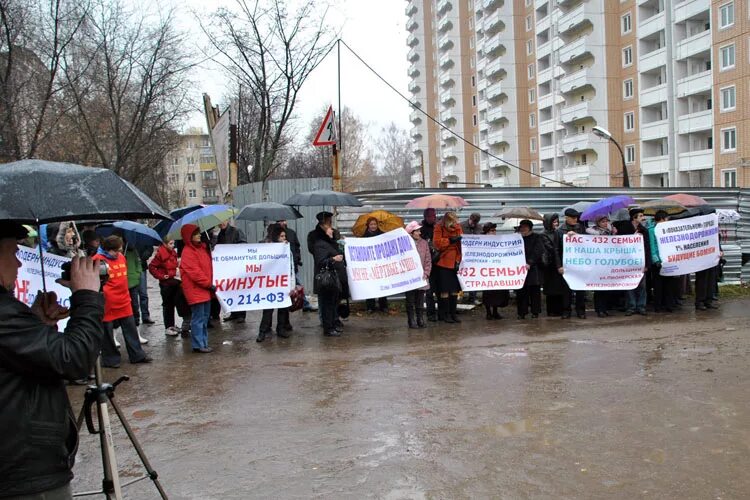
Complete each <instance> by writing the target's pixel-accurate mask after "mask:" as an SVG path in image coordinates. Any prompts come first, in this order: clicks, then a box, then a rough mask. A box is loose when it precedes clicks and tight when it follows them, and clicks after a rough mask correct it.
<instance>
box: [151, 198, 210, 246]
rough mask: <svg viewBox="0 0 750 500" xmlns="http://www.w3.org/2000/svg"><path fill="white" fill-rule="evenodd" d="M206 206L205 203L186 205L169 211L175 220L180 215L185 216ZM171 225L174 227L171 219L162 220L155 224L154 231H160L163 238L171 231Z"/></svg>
mask: <svg viewBox="0 0 750 500" xmlns="http://www.w3.org/2000/svg"><path fill="white" fill-rule="evenodd" d="M204 206H205V205H188V206H186V207H180V208H175V209H174V210H172V211H171V212H169V215H171V216H172V218H173V219H174V220H177V219H179V218H180V217H184V216H185V215H187V214H189V213H190V212H195V211H196V210H199V209H201V208H203V207H204ZM170 227H172V221H171V220H160V221H159V222H158V223H157V224H156V225H155V226H154V231H156V232H157V233H159V236H161V237H162V238H163V237H165V236H166V235H167V233H168V232H169V228H170Z"/></svg>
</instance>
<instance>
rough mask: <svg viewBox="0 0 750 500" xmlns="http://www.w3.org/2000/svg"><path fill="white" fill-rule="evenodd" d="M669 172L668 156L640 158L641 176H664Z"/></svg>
mask: <svg viewBox="0 0 750 500" xmlns="http://www.w3.org/2000/svg"><path fill="white" fill-rule="evenodd" d="M667 172H669V155H664V156H650V157H648V158H641V175H653V174H666V173H667Z"/></svg>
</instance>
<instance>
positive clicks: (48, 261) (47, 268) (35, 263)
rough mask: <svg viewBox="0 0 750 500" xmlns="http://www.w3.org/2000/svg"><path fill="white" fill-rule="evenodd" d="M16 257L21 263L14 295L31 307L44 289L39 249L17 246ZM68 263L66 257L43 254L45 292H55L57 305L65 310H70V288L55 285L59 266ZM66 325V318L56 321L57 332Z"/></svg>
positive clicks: (58, 274)
mask: <svg viewBox="0 0 750 500" xmlns="http://www.w3.org/2000/svg"><path fill="white" fill-rule="evenodd" d="M16 257H18V260H20V261H21V267H20V268H19V269H18V278H17V279H16V288H15V295H16V298H17V299H18V300H20V301H21V302H23V303H24V304H26V305H27V306H29V307H31V304H33V303H34V299H36V296H37V294H38V293H39V291H40V290H43V289H44V287H43V286H42V266H41V263H40V262H39V249H38V248H29V247H24V246H20V245H19V247H18V252H16ZM69 261H70V259H69V258H67V257H61V256H59V255H54V254H51V253H47V252H44V279H45V281H46V283H47V291H48V292H55V294H56V295H57V303H58V304H60V305H61V306H63V307H67V308H70V296H71V295H72V293H71V291H70V288H66V287H64V286H62V285H60V284H58V283H56V280H58V279H60V277H61V276H62V269H61V266H62V265H63V264H64V263H65V262H69ZM67 324H68V319H67V318H65V319H63V320H60V321H58V322H57V328H58V330H60V331H63V330H64V329H65V326H66V325H67Z"/></svg>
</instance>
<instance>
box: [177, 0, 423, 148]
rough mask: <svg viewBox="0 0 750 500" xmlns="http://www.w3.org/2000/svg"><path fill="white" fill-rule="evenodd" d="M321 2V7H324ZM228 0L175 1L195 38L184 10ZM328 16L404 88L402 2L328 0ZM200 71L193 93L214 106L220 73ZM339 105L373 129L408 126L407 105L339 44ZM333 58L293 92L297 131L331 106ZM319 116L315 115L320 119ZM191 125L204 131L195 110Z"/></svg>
mask: <svg viewBox="0 0 750 500" xmlns="http://www.w3.org/2000/svg"><path fill="white" fill-rule="evenodd" d="M324 3H325V2H321V8H325V7H324V5H323V4H324ZM232 4H233V2H232V1H231V0H209V1H206V0H188V1H187V2H186V3H182V2H180V3H179V4H178V5H181V6H183V7H180V8H181V9H182V11H183V12H182V15H183V19H185V20H187V21H185V22H186V26H187V27H188V28H189V29H192V30H195V31H196V35H198V37H197V38H196V39H199V38H200V34H199V28H198V26H197V23H196V22H195V21H193V20H192V19H193V18H192V15H191V14H190V13H189V9H191V8H192V9H194V10H196V9H197V10H198V11H199V12H203V13H206V14H208V13H209V12H211V11H213V10H215V8H216V7H217V6H220V5H225V6H231V5H232ZM328 4H330V5H331V7H330V8H329V13H328V20H329V22H330V24H331V25H332V26H333V27H334V28H338V29H340V31H341V33H342V35H341V38H342V40H344V41H345V42H346V43H347V44H348V45H349V46H350V47H351V48H352V49H353V50H354V51H356V52H357V53H358V54H359V56H360V57H361V58H362V59H364V60H365V61H366V62H367V63H368V64H369V65H370V66H372V67H373V68H374V69H375V70H376V71H377V72H378V73H380V74H381V75H382V76H383V77H384V78H385V79H386V80H388V81H389V82H390V83H391V84H392V85H393V86H394V87H396V88H397V89H398V90H399V91H400V92H401V93H402V94H404V95H406V96H407V97H408V96H409V94H408V92H407V86H408V82H409V80H408V76H407V74H406V71H407V69H408V62H407V61H406V54H407V47H406V36H407V32H406V29H405V27H404V26H405V24H406V15H405V14H404V10H405V8H406V2H405V1H404V0H378V1H372V0H330V1H329V2H328ZM209 68H210V66H209V65H206V68H205V69H202V70H201V71H198V72H196V74H195V80H196V81H197V83H198V85H197V88H196V92H197V93H198V94H199V95H198V96H197V98H198V99H200V94H202V93H203V92H207V93H208V94H209V95H210V96H211V99H212V100H213V102H214V104H217V103H218V102H219V101H221V99H222V97H223V96H224V95H225V90H224V88H223V84H222V82H221V74H220V73H219V72H218V71H216V70H213V71H212V70H210V69H209ZM341 73H342V75H341V104H342V106H348V107H349V108H351V109H352V110H353V111H354V113H355V114H356V115H358V116H359V117H360V118H361V119H362V120H363V121H365V122H367V123H369V124H370V126H371V130H372V132H374V133H376V132H377V131H378V130H379V129H380V128H381V127H384V126H386V125H387V124H388V123H390V122H395V123H396V124H397V125H398V126H399V127H401V128H404V129H409V128H410V126H411V125H410V123H409V112H410V110H409V106H408V104H407V103H406V101H404V100H403V99H402V98H401V97H399V96H398V95H397V94H396V93H395V92H393V91H392V90H391V89H390V88H388V87H387V86H386V85H385V84H384V83H383V82H382V81H380V80H379V79H378V78H377V76H375V75H374V74H373V73H371V72H370V70H368V69H367V68H366V67H364V66H363V65H362V64H361V63H360V62H359V61H358V60H357V59H356V58H355V57H354V56H353V55H352V54H351V53H349V51H348V50H347V49H346V47H344V46H343V45H342V48H341ZM337 102H338V94H337V58H336V50H335V49H334V51H332V52H331V53H330V54H329V55H328V57H327V59H326V60H325V61H323V63H322V64H321V65H320V66H319V67H318V68H316V69H315V71H314V72H313V73H312V74H311V75H310V78H309V79H308V80H307V81H306V82H305V84H304V85H303V87H302V90H301V92H300V94H299V98H298V101H297V106H296V111H297V114H298V116H299V118H300V120H299V121H300V123H299V126H300V127H301V128H303V129H305V128H306V126H307V124H308V123H309V121H310V120H311V119H313V118H314V117H316V116H317V115H318V114H319V113H318V111H319V110H320V109H321V108H322V107H323V106H327V105H328V104H332V105H333V106H334V110H336V107H337ZM322 119H323V116H320V120H321V121H322ZM191 125H193V126H201V127H203V128H204V129H205V119H204V117H203V116H201V115H199V114H197V113H196V115H195V117H194V118H193V119H192V120H191Z"/></svg>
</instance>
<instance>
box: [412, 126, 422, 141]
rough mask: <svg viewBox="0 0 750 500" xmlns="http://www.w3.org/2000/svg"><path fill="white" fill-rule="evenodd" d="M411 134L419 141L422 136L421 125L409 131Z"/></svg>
mask: <svg viewBox="0 0 750 500" xmlns="http://www.w3.org/2000/svg"><path fill="white" fill-rule="evenodd" d="M409 136H411V138H412V139H414V140H415V141H418V140H420V139H421V138H422V131H421V130H420V129H419V127H414V128H413V129H411V131H410V132H409Z"/></svg>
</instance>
